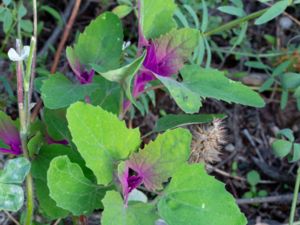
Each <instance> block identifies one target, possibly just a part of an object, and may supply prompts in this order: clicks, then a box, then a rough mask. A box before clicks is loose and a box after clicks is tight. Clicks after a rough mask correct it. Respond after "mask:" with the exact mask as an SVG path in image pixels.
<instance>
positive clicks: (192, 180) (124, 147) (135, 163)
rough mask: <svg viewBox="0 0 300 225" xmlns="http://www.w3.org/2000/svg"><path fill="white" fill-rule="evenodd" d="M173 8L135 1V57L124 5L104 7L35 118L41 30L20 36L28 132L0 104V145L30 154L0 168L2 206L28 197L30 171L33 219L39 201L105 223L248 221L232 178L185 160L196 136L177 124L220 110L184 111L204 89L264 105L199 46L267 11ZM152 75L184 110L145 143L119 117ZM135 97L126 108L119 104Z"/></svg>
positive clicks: (134, 103) (48, 212)
mask: <svg viewBox="0 0 300 225" xmlns="http://www.w3.org/2000/svg"><path fill="white" fill-rule="evenodd" d="M34 5H35V4H34ZM35 6H36V5H35ZM176 8H177V6H176V4H175V3H174V1H173V0H165V1H161V0H140V1H138V2H137V11H138V13H137V15H138V19H137V20H138V32H137V33H138V35H139V37H138V43H137V48H136V49H137V51H136V57H133V58H132V57H131V58H130V57H128V54H127V52H126V49H125V50H124V49H123V48H122V46H123V39H124V37H123V28H122V22H121V20H120V19H119V18H118V16H117V15H115V14H114V13H112V12H105V13H103V14H101V15H99V16H98V17H97V18H96V19H95V20H93V21H92V22H91V23H90V24H89V25H88V26H87V27H86V28H85V30H84V32H83V33H81V34H80V35H79V37H78V41H77V43H75V44H74V45H73V46H69V47H67V49H66V56H67V59H68V62H69V65H70V67H71V69H72V71H73V73H74V78H75V79H72V78H70V79H69V77H67V76H65V75H64V74H60V73H57V74H55V75H49V77H46V78H45V79H44V81H43V83H42V86H41V87H40V89H39V91H40V93H41V97H42V100H43V102H44V105H45V108H44V110H43V112H42V117H41V119H36V120H35V121H33V122H31V120H30V110H29V109H30V108H29V107H30V104H31V95H30V94H31V93H32V86H31V85H30V84H31V83H32V82H33V80H32V79H33V76H32V74H31V72H32V70H31V69H32V68H34V67H35V65H34V60H33V59H34V52H35V45H36V43H35V41H36V40H35V38H32V41H31V45H30V52H29V53H28V54H27V53H26V54H25V55H24V54H23V53H22V46H21V44H20V42H18V44H17V50H16V54H14V56H13V57H12V55H11V53H12V52H11V53H10V54H9V55H10V58H15V59H17V60H15V61H17V77H18V106H19V113H20V118H19V123H20V126H19V133H20V135H18V128H17V127H18V126H15V125H14V123H13V122H12V121H11V120H10V119H9V118H8V117H7V116H5V115H4V113H1V115H0V139H1V140H2V142H1V143H0V145H1V146H0V147H1V148H0V150H2V151H3V152H6V153H12V154H16V155H17V154H20V153H23V154H24V157H25V158H23V157H20V158H18V159H14V160H10V161H8V163H7V165H6V167H5V168H4V170H3V171H1V173H0V190H1V191H0V209H1V210H7V211H18V210H19V209H20V208H21V207H22V205H23V201H24V193H23V190H22V188H21V186H20V185H21V184H22V182H23V181H24V178H25V177H26V191H27V193H26V195H27V198H26V199H27V201H26V203H27V205H26V211H27V213H26V217H25V221H22V222H24V224H26V225H30V224H33V219H34V217H33V215H34V213H35V212H37V210H38V209H39V212H40V213H41V214H42V215H43V216H44V218H45V220H47V221H53V220H57V219H62V218H66V217H68V216H75V217H77V216H82V215H86V216H87V215H90V214H91V213H93V212H94V210H101V211H102V214H101V224H103V225H108V224H116V225H121V224H127V225H138V224H143V225H148V224H149V225H150V224H151V225H153V224H155V222H156V221H157V220H159V219H162V220H164V221H165V222H166V223H167V224H169V225H182V224H191V225H194V224H195V225H207V224H215V225H224V224H228V225H245V224H246V223H247V221H246V218H245V216H244V215H243V214H242V213H241V212H240V210H239V208H238V206H237V205H236V203H235V200H234V198H233V197H232V196H231V194H229V193H228V192H227V191H226V190H225V187H224V184H222V183H221V182H219V181H217V180H216V179H214V178H213V177H211V176H208V175H207V173H206V171H205V166H204V165H202V164H197V165H196V164H194V165H191V164H189V163H188V159H189V157H190V154H191V152H190V145H191V140H192V136H191V133H190V132H189V131H188V130H186V129H183V128H178V127H180V126H183V125H185V124H190V123H203V122H209V121H212V120H213V119H214V118H220V117H222V115H200V114H197V115H188V114H192V113H198V112H199V108H200V107H201V106H202V101H203V100H205V99H206V98H215V99H217V100H224V101H227V102H234V103H238V104H244V105H249V106H254V107H263V106H264V101H263V99H262V98H261V97H260V96H259V95H258V94H257V93H256V92H254V91H252V90H251V89H250V88H248V87H247V86H245V85H243V84H241V83H239V82H236V81H233V80H230V79H229V78H227V77H226V76H225V75H224V73H223V72H221V71H218V70H215V69H211V68H202V67H201V66H200V65H196V64H194V63H193V60H191V55H192V53H194V54H195V53H196V54H197V52H195V49H199V46H200V45H199V43H201V42H203V40H205V41H206V38H207V37H208V36H209V35H212V34H214V33H217V32H220V31H223V30H225V29H229V28H232V27H233V26H236V25H238V24H240V23H241V22H245V21H248V20H250V19H253V18H256V17H259V16H261V15H262V14H264V12H265V10H264V11H259V12H256V13H253V14H251V15H249V16H245V17H243V18H240V19H238V20H235V21H233V22H231V23H229V24H225V25H224V26H221V27H219V28H216V29H214V30H212V31H210V32H207V33H204V30H205V29H202V32H200V31H199V30H197V29H193V28H188V27H186V28H181V27H179V26H178V25H177V23H176V21H175V20H174V18H173V16H174V13H175V10H176ZM35 9H36V7H35ZM207 20H208V18H206V23H207ZM204 22H205V20H204V21H203V23H204ZM203 27H205V26H204V25H203ZM35 28H36V27H35ZM24 60H27V61H26V64H25V62H24ZM121 62H122V63H121ZM154 80H156V81H159V82H161V84H162V85H163V86H164V87H165V88H166V89H167V90H168V92H169V94H170V96H171V97H172V98H173V99H174V101H175V102H176V104H177V105H178V107H179V108H180V109H182V111H183V112H185V113H187V114H182V115H177V116H175V117H176V119H174V118H175V117H174V115H167V116H166V117H164V118H162V119H161V120H159V121H158V122H157V125H156V127H155V129H154V131H153V132H163V131H165V132H164V133H161V134H159V135H158V136H157V137H156V139H155V140H153V141H151V142H150V143H148V144H145V145H144V147H143V148H141V143H142V138H141V134H140V131H139V128H135V129H129V128H127V126H126V124H125V122H124V121H121V120H120V119H119V118H124V115H125V114H126V112H127V111H126V110H127V109H129V107H137V108H138V109H139V110H141V111H142V110H143V107H142V106H141V105H142V104H141V102H143V94H144V93H145V92H147V89H146V88H145V87H146V85H147V87H148V86H150V89H151V85H153V82H152V81H154ZM152 87H153V86H152ZM30 88H31V89H30ZM154 88H155V87H153V89H154ZM140 99H141V101H140ZM80 101H85V102H86V103H83V102H80ZM128 101H130V103H131V104H127V107H128V108H127V107H123V105H124V102H128ZM144 108H145V107H144ZM117 115H118V116H119V118H118V117H117ZM174 128H176V129H174ZM29 161H30V162H29ZM30 166H31V171H30V172H29V168H30ZM32 178H33V181H34V186H33V182H32ZM34 194H36V198H37V201H38V206H35V208H34V201H33V200H34ZM34 209H35V211H34Z"/></svg>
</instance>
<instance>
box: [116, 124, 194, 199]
mask: <svg viewBox="0 0 300 225" xmlns="http://www.w3.org/2000/svg"><path fill="white" fill-rule="evenodd" d="M191 138H192V136H191V134H190V132H189V131H188V130H186V129H183V128H177V129H175V130H169V131H167V132H165V133H163V134H161V135H159V136H158V137H157V138H156V140H155V141H153V142H150V143H149V144H148V145H146V146H145V147H144V149H142V150H140V151H139V152H137V153H134V154H133V155H132V156H131V157H130V159H129V160H128V161H126V162H125V164H123V165H122V164H120V166H119V179H120V182H121V184H122V188H123V195H124V198H125V201H126V200H127V197H128V194H129V193H130V192H131V191H132V190H133V189H134V188H136V187H138V186H139V185H140V184H142V183H143V184H144V185H145V187H146V188H147V189H148V190H150V191H154V190H161V189H162V188H163V183H164V182H166V181H167V180H168V178H170V177H171V176H172V175H173V173H174V172H176V170H177V169H178V168H179V167H180V166H181V165H183V164H185V163H186V162H187V160H188V158H189V155H190V144H191ZM131 172H134V173H135V174H134V175H133V174H132V173H131Z"/></svg>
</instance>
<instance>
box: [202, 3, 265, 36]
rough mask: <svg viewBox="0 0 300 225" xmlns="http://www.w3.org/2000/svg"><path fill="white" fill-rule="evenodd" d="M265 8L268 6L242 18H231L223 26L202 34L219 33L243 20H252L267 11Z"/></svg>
mask: <svg viewBox="0 0 300 225" xmlns="http://www.w3.org/2000/svg"><path fill="white" fill-rule="evenodd" d="M267 9H268V8H266V9H262V10H260V11H257V12H254V13H251V14H250V15H247V16H244V17H242V18H238V19H236V20H233V21H231V22H229V23H226V24H224V25H223V26H219V27H217V28H215V29H212V30H210V31H208V32H206V33H204V34H203V36H204V37H209V36H211V35H214V34H217V33H221V32H223V31H226V30H229V29H231V28H233V27H236V26H238V25H240V24H242V23H244V22H247V21H249V20H253V19H255V18H257V17H260V16H261V15H262V14H264V13H265V12H266V11H267Z"/></svg>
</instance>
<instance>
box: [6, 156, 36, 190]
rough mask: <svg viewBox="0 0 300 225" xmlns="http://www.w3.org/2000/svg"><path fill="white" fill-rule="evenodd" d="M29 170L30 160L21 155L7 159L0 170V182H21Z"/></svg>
mask: <svg viewBox="0 0 300 225" xmlns="http://www.w3.org/2000/svg"><path fill="white" fill-rule="evenodd" d="M29 170H30V162H29V161H28V160H27V159H26V158H23V157H20V158H16V159H11V160H8V162H7V163H6V165H5V167H4V169H3V170H1V171H0V183H6V184H22V183H23V181H24V180H25V177H26V175H27V174H28V172H29Z"/></svg>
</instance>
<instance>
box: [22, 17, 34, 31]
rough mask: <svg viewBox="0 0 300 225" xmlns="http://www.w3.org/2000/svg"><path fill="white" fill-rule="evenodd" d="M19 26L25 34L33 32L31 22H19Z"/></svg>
mask: <svg viewBox="0 0 300 225" xmlns="http://www.w3.org/2000/svg"><path fill="white" fill-rule="evenodd" d="M20 25H21V28H22V30H24V31H25V32H27V33H31V32H32V31H33V24H32V22H31V20H21V22H20Z"/></svg>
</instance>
